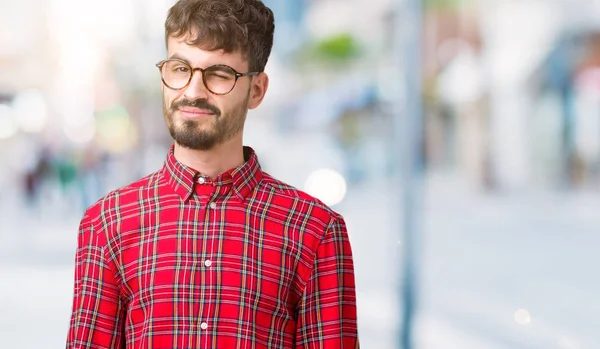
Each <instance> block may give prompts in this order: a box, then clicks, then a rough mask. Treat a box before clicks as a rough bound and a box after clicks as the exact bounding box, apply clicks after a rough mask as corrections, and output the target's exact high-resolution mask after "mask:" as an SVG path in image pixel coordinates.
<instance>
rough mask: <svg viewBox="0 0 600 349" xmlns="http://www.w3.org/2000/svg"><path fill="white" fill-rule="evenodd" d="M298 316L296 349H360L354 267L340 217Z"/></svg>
mask: <svg viewBox="0 0 600 349" xmlns="http://www.w3.org/2000/svg"><path fill="white" fill-rule="evenodd" d="M297 314H298V320H297V329H296V349H313V348H319V349H340V348H344V349H354V348H359V342H358V330H357V318H356V291H355V285H354V265H353V261H352V251H351V248H350V241H349V239H348V233H347V231H346V224H345V222H344V220H343V218H341V217H335V218H334V219H333V220H332V222H331V223H330V224H329V226H328V228H327V231H326V232H325V235H324V236H323V239H322V240H321V243H320V245H319V247H318V249H317V253H316V255H315V259H314V266H313V270H312V273H311V276H310V278H309V280H308V282H307V284H306V287H305V290H304V294H303V295H302V298H301V300H300V302H299V305H298V312H297Z"/></svg>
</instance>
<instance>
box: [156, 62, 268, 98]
mask: <svg viewBox="0 0 600 349" xmlns="http://www.w3.org/2000/svg"><path fill="white" fill-rule="evenodd" d="M169 61H176V62H181V63H183V64H185V65H187V66H188V67H189V68H190V78H189V79H188V82H187V83H186V84H185V85H184V86H183V87H180V88H174V87H171V86H169V84H167V83H166V82H165V78H164V77H163V72H162V67H163V65H165V63H167V62H169ZM156 67H157V68H158V70H159V71H160V79H161V81H162V83H163V84H164V85H165V86H166V87H167V88H169V89H171V90H174V91H180V90H183V89H186V88H187V87H188V86H190V83H191V82H192V79H193V78H194V74H195V73H196V70H199V71H200V73H202V84H203V85H204V87H205V88H206V90H207V91H208V92H210V93H212V94H214V95H217V96H224V95H227V94H229V93H231V91H233V89H234V88H235V86H236V85H237V81H238V79H239V78H241V77H244V76H256V75H258V74H260V73H261V72H259V71H254V72H247V73H239V72H238V71H237V70H235V69H233V68H232V67H230V66H228V65H225V64H214V65H211V66H210V67H206V68H204V69H202V68H193V67H192V66H191V65H190V64H189V63H188V62H186V61H184V60H183V59H179V58H169V59H164V60H162V61H160V62H158V63H156ZM213 67H225V68H228V69H231V70H232V71H233V73H234V74H235V81H234V82H233V86H232V87H231V90H229V91H227V92H225V93H216V92H213V91H212V90H211V89H210V88H209V87H208V85H207V84H206V78H205V77H204V72H205V71H206V70H208V69H210V68H213Z"/></svg>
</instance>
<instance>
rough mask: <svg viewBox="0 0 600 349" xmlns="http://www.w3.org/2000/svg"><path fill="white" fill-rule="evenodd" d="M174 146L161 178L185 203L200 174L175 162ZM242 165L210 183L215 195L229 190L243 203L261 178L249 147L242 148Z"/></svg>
mask: <svg viewBox="0 0 600 349" xmlns="http://www.w3.org/2000/svg"><path fill="white" fill-rule="evenodd" d="M174 150H175V146H174V145H173V146H171V148H170V149H169V152H168V153H167V159H166V160H165V165H164V168H163V176H164V178H165V179H166V180H167V182H168V183H169V185H170V186H171V188H172V189H173V190H174V191H175V193H177V194H178V195H179V196H180V197H181V198H182V199H183V200H184V201H187V200H188V199H189V198H190V196H191V195H192V193H193V192H194V186H195V185H198V184H197V183H196V180H197V179H198V178H199V177H200V173H199V172H198V171H196V170H194V169H193V168H191V167H188V166H185V165H184V164H182V163H180V162H179V161H177V159H176V158H175V153H174ZM244 160H245V162H244V164H243V165H241V166H239V167H236V168H232V169H230V170H228V171H225V172H223V173H221V174H220V175H219V176H218V177H217V178H215V179H214V180H212V181H210V183H212V185H214V186H215V192H217V193H218V194H217V195H222V194H225V193H227V192H229V191H230V190H233V191H234V194H235V195H236V196H237V197H238V198H239V199H240V200H241V201H244V200H245V199H246V197H248V195H250V193H251V192H252V191H253V190H254V188H255V187H256V186H257V185H258V183H260V181H261V180H262V177H263V173H262V169H261V167H260V163H259V162H258V157H257V155H256V153H255V152H254V149H252V148H251V147H244Z"/></svg>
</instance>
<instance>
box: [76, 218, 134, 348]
mask: <svg viewBox="0 0 600 349" xmlns="http://www.w3.org/2000/svg"><path fill="white" fill-rule="evenodd" d="M104 241H105V239H104V238H103V235H102V234H98V233H96V232H95V231H94V230H93V228H92V227H91V226H90V225H89V224H88V222H87V219H86V217H84V218H83V219H82V221H81V223H80V225H79V234H78V238H77V251H76V255H75V282H74V295H73V311H72V314H71V322H70V327H69V332H68V335H67V345H66V348H67V349H92V348H93V349H104V348H106V349H118V348H124V346H125V341H124V340H123V338H122V334H123V333H122V326H123V320H122V319H123V304H122V302H121V300H120V296H119V282H118V280H117V278H116V276H115V275H116V274H115V268H114V264H111V262H110V261H109V260H108V258H107V254H106V244H105V243H104Z"/></svg>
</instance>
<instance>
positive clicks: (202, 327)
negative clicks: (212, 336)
mask: <svg viewBox="0 0 600 349" xmlns="http://www.w3.org/2000/svg"><path fill="white" fill-rule="evenodd" d="M200 328H201V329H203V330H206V329H207V328H208V324H207V323H206V322H203V323H201V324H200Z"/></svg>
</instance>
